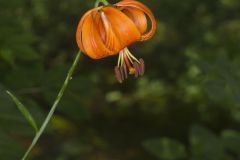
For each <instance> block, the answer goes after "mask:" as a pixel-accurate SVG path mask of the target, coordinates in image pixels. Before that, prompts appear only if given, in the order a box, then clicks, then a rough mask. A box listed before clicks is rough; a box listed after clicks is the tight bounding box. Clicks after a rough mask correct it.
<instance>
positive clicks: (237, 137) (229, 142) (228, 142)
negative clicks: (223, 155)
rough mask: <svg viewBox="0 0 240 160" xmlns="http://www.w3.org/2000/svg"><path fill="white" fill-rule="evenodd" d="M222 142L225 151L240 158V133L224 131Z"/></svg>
mask: <svg viewBox="0 0 240 160" xmlns="http://www.w3.org/2000/svg"><path fill="white" fill-rule="evenodd" d="M222 141H223V144H224V146H225V147H226V149H227V150H229V151H231V152H233V153H234V154H236V155H238V157H240V132H237V131H234V130H224V131H223V132H222Z"/></svg>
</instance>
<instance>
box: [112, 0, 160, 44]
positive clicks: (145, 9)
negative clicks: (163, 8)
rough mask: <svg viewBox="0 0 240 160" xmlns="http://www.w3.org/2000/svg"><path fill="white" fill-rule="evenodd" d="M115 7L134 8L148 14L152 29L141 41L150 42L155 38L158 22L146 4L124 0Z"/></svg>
mask: <svg viewBox="0 0 240 160" xmlns="http://www.w3.org/2000/svg"><path fill="white" fill-rule="evenodd" d="M115 6H117V7H132V8H135V9H139V10H141V11H143V12H144V13H145V14H147V15H148V17H149V18H150V20H151V29H150V31H149V32H147V33H145V34H144V35H142V36H141V41H145V40H148V39H150V38H151V37H152V36H153V34H154V33H155V31H156V20H155V17H154V15H153V13H152V11H151V10H150V9H149V8H148V7H147V6H145V5H144V4H142V3H140V2H138V1H135V0H124V1H121V2H119V3H117V4H116V5H115Z"/></svg>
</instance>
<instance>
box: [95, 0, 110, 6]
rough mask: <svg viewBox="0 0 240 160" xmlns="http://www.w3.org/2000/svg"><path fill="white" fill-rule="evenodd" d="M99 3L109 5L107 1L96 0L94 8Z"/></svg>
mask: <svg viewBox="0 0 240 160" xmlns="http://www.w3.org/2000/svg"><path fill="white" fill-rule="evenodd" d="M100 3H103V4H104V5H109V3H108V1H107V0H96V2H95V5H94V6H95V7H98V6H99V4H100Z"/></svg>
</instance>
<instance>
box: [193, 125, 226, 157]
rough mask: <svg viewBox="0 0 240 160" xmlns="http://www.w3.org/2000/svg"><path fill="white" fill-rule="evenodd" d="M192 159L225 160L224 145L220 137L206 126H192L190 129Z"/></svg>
mask: <svg viewBox="0 0 240 160" xmlns="http://www.w3.org/2000/svg"><path fill="white" fill-rule="evenodd" d="M189 138H190V144H191V153H192V159H194V160H203V159H204V160H226V157H227V155H225V151H224V146H223V144H222V142H221V141H220V139H219V138H218V137H216V136H215V135H214V134H213V133H212V132H210V131H209V130H207V129H206V128H203V127H199V126H193V127H192V128H191V131H190V137H189Z"/></svg>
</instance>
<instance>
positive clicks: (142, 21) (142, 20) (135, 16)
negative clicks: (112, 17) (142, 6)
mask: <svg viewBox="0 0 240 160" xmlns="http://www.w3.org/2000/svg"><path fill="white" fill-rule="evenodd" d="M122 12H123V13H125V14H126V15H127V16H128V17H129V18H130V19H131V20H132V21H133V22H134V24H135V25H136V27H137V28H138V30H139V32H140V33H141V34H143V33H145V32H146V30H147V18H146V16H145V14H144V12H142V11H141V10H139V9H134V8H127V7H126V8H124V10H122Z"/></svg>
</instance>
